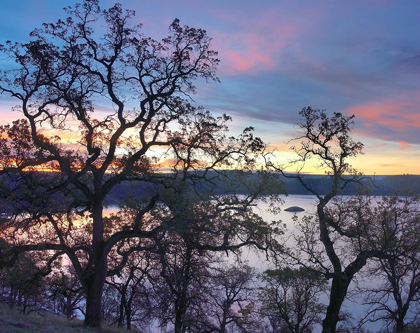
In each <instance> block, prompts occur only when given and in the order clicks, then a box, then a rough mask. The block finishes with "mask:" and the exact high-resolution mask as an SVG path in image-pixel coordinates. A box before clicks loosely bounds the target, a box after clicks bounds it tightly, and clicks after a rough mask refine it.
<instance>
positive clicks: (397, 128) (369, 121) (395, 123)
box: [348, 91, 420, 133]
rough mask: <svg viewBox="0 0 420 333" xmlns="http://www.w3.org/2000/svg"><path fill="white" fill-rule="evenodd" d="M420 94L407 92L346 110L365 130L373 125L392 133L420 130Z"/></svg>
mask: <svg viewBox="0 0 420 333" xmlns="http://www.w3.org/2000/svg"><path fill="white" fill-rule="evenodd" d="M419 105H420V92H419V91H413V92H407V93H404V94H402V95H400V96H394V97H388V98H384V99H382V100H378V101H375V102H371V103H367V104H365V105H360V106H356V107H353V108H350V109H348V113H349V114H354V115H355V116H356V118H357V119H358V120H359V121H360V120H361V121H362V122H363V126H364V127H365V128H366V129H371V128H372V127H373V126H375V125H380V126H381V127H384V128H388V129H389V130H391V131H394V132H400V133H403V132H406V131H407V130H411V129H419V128H420V117H419V111H420V109H419Z"/></svg>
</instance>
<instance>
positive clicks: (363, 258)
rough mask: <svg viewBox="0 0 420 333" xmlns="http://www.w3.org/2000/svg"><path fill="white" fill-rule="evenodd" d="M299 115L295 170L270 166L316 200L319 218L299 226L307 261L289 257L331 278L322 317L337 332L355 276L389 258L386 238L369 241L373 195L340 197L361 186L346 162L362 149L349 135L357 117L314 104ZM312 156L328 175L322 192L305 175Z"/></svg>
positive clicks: (327, 327)
mask: <svg viewBox="0 0 420 333" xmlns="http://www.w3.org/2000/svg"><path fill="white" fill-rule="evenodd" d="M300 115H301V116H302V117H303V122H302V123H300V124H299V129H300V133H299V135H298V136H297V137H296V138H295V139H296V140H300V144H299V145H297V146H293V147H292V150H293V151H294V152H295V153H296V154H297V156H298V157H297V159H296V160H295V161H294V165H297V166H298V168H297V171H296V173H294V174H293V173H292V174H290V173H286V172H285V167H282V166H280V167H279V166H275V165H274V163H270V166H271V167H273V168H274V169H275V170H278V171H280V172H281V173H282V174H283V176H285V177H287V178H294V179H296V180H297V181H299V183H300V184H301V185H302V186H303V187H304V188H305V189H306V190H307V191H309V192H310V193H311V194H313V195H314V196H316V198H317V201H318V204H317V206H316V219H314V218H313V217H311V216H305V217H304V218H303V219H302V220H301V224H300V230H301V234H300V235H298V236H297V244H298V245H300V248H301V252H303V253H304V257H306V259H307V260H304V259H303V258H304V257H298V256H296V255H295V254H294V253H292V252H291V256H292V257H293V258H294V259H295V260H296V261H297V262H298V263H300V264H304V265H306V266H309V267H313V266H314V264H316V265H318V267H319V268H320V269H321V271H322V273H323V274H324V275H325V277H326V278H327V279H331V290H330V295H329V304H328V307H327V313H326V316H325V318H324V320H323V332H324V333H330V332H335V331H336V327H337V323H338V321H339V316H340V310H341V305H342V303H343V301H344V299H345V298H346V295H347V291H348V288H349V285H350V283H351V281H352V280H353V278H354V276H355V275H356V274H357V273H358V272H359V271H360V270H361V269H362V268H363V267H364V266H365V265H366V263H367V260H368V259H371V258H387V257H388V254H387V245H388V239H386V240H384V241H383V242H381V243H375V242H370V239H371V238H376V236H375V231H376V230H375V228H376V227H375V226H374V225H373V223H371V222H372V221H371V220H370V218H367V217H368V216H369V217H370V216H371V215H364V213H365V212H366V211H368V210H370V208H371V206H370V202H369V201H370V200H371V198H370V197H365V196H355V197H349V198H346V197H338V195H339V194H340V193H342V191H344V190H345V189H348V188H350V187H351V186H354V187H355V188H356V189H357V188H359V189H360V188H361V186H360V183H361V181H362V180H363V178H364V177H363V176H362V175H361V174H360V173H358V172H357V171H356V170H354V169H353V168H352V167H351V165H350V164H349V162H348V159H349V158H351V157H355V156H357V155H358V154H360V153H361V152H362V149H363V144H362V143H360V142H355V141H353V139H352V138H351V131H352V127H353V118H354V116H350V117H347V116H345V115H343V114H341V113H333V115H332V116H331V117H328V116H327V114H326V112H325V111H322V110H319V109H313V108H311V107H307V108H303V109H302V111H301V112H300ZM311 159H312V161H314V160H315V166H316V167H317V168H318V170H323V171H325V173H326V177H327V178H329V185H328V186H327V187H326V188H325V189H324V191H319V190H318V189H316V188H314V187H313V186H311V180H310V178H308V177H305V176H304V174H302V173H301V171H302V170H303V169H304V167H305V165H306V164H307V163H308V162H309V161H310V160H311ZM370 226H372V227H370ZM317 234H319V237H317V236H316V235H317ZM319 242H320V243H321V244H319ZM319 245H321V247H319ZM380 245H382V246H380ZM349 249H351V251H349ZM305 262H306V263H305Z"/></svg>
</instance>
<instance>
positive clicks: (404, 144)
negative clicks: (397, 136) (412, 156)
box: [398, 141, 411, 150]
mask: <svg viewBox="0 0 420 333" xmlns="http://www.w3.org/2000/svg"><path fill="white" fill-rule="evenodd" d="M398 143H399V144H400V147H399V148H398V149H399V150H406V149H409V148H411V145H410V144H409V143H408V142H407V141H398Z"/></svg>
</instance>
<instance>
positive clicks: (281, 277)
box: [259, 267, 327, 333]
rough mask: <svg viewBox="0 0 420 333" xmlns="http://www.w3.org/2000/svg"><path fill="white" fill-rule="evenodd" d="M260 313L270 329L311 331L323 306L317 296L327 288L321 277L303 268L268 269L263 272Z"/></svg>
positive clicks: (277, 330) (274, 330)
mask: <svg viewBox="0 0 420 333" xmlns="http://www.w3.org/2000/svg"><path fill="white" fill-rule="evenodd" d="M262 281H263V283H264V285H263V286H262V287H261V288H260V295H259V298H260V303H261V309H260V313H261V315H262V317H264V318H268V320H269V322H270V325H271V327H272V332H293V333H302V332H312V329H313V325H314V324H316V323H319V322H320V314H321V313H322V312H323V311H324V310H325V309H324V308H325V306H324V305H323V304H321V303H318V297H319V295H320V294H321V293H323V292H325V291H326V285H327V284H326V281H325V280H324V279H323V277H322V276H321V275H320V274H319V273H317V272H315V271H311V270H308V269H306V268H303V267H301V268H299V269H291V268H288V267H286V268H284V269H275V270H267V271H265V272H264V273H263V274H262Z"/></svg>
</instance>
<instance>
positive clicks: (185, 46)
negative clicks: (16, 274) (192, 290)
mask: <svg viewBox="0 0 420 333" xmlns="http://www.w3.org/2000/svg"><path fill="white" fill-rule="evenodd" d="M65 11H66V13H67V14H68V17H67V18H66V19H64V20H61V19H60V20H58V21H57V22H55V23H45V24H43V26H42V27H41V28H38V29H35V30H34V31H33V32H32V33H31V41H29V42H28V43H13V42H10V41H7V42H6V43H5V44H4V45H1V46H0V53H1V54H2V55H6V57H7V58H8V59H10V61H13V62H14V64H13V65H12V66H11V67H12V68H11V69H5V70H2V71H1V73H0V92H1V93H2V94H3V95H6V96H11V97H12V98H14V99H15V100H17V102H18V105H17V106H16V107H15V110H17V111H18V112H19V114H20V117H21V118H20V119H17V120H16V121H14V122H13V123H12V124H10V125H5V126H1V127H0V140H1V145H0V146H1V151H0V154H1V156H0V177H1V179H0V182H1V191H0V192H1V205H2V208H1V209H2V211H4V212H5V214H6V215H5V216H6V218H4V219H2V221H1V232H2V238H3V239H4V240H5V241H6V242H7V243H9V244H10V245H11V247H7V249H6V248H5V249H2V253H1V255H2V265H9V264H13V262H15V261H16V260H17V258H18V257H19V255H20V254H21V253H23V252H28V251H32V252H31V253H42V254H43V255H42V256H41V257H42V260H40V262H39V265H38V268H39V274H41V275H46V274H48V273H49V272H50V271H52V270H53V263H54V261H55V260H56V259H57V258H59V257H60V256H64V255H65V256H66V257H67V258H68V260H69V261H70V262H71V264H72V266H73V267H74V270H75V274H76V275H77V277H78V279H79V280H80V283H81V285H82V286H83V288H84V290H85V293H86V316H85V324H86V325H89V326H99V325H100V323H101V296H102V291H103V287H104V283H105V279H106V277H107V276H109V275H113V274H118V272H119V271H120V270H121V269H122V268H123V267H124V265H125V263H126V262H127V260H128V257H129V255H130V254H132V253H134V252H141V251H151V250H152V249H153V250H154V249H156V248H158V245H159V240H160V239H161V238H162V237H164V235H165V233H166V231H167V230H169V229H170V230H172V231H175V232H177V233H178V234H179V235H180V236H181V237H184V238H185V239H186V241H187V242H189V246H191V247H192V248H194V249H197V250H198V251H207V250H213V251H229V250H235V249H238V248H240V247H242V246H245V245H254V246H256V247H258V248H261V249H268V248H269V247H270V246H272V245H273V244H274V243H275V241H274V238H273V237H272V233H273V232H276V229H271V228H270V226H269V225H268V224H267V223H266V222H264V221H262V220H261V219H260V218H257V217H256V215H255V214H253V213H252V210H251V208H250V207H251V205H252V204H253V202H254V201H255V199H256V198H257V197H258V195H259V193H261V192H262V190H265V191H266V190H267V182H268V178H267V175H264V174H261V175H260V176H259V179H258V181H253V182H252V183H250V184H249V183H247V181H246V179H245V177H244V171H243V170H246V169H248V170H250V169H254V168H255V166H256V164H255V162H256V156H258V155H260V154H261V153H262V152H263V150H264V149H265V145H264V144H263V142H262V141H261V140H260V139H259V138H257V137H254V135H253V132H252V128H246V129H245V130H244V131H243V133H242V134H241V135H239V136H238V137H236V138H235V137H233V136H230V135H229V134H228V122H229V121H230V117H229V116H227V115H221V116H218V117H215V116H213V115H212V114H211V113H210V112H209V111H207V110H205V109H204V108H202V107H200V106H195V105H194V104H193V102H192V98H191V96H192V95H193V94H194V93H195V92H196V86H195V81H196V80H197V79H203V80H205V81H207V82H212V81H213V82H214V81H218V78H217V76H216V67H217V64H218V62H219V60H218V59H217V52H215V51H213V50H212V49H211V45H210V42H211V39H210V38H209V37H208V36H207V33H206V31H204V30H202V29H196V28H191V27H188V26H182V25H181V24H180V22H179V20H177V19H175V20H174V21H173V22H172V24H171V25H170V27H169V35H168V37H166V38H164V39H163V40H162V41H157V40H154V39H152V38H150V37H147V36H144V35H143V34H142V32H141V25H139V24H133V23H132V22H133V18H134V15H135V13H134V12H133V11H130V10H126V11H124V10H123V8H122V6H121V5H120V4H116V5H114V6H113V7H111V8H109V9H101V8H100V6H99V2H98V1H97V0H85V1H84V2H83V3H82V4H77V5H75V7H74V8H72V7H68V8H66V9H65ZM220 169H236V170H238V172H236V173H234V174H232V173H231V174H229V176H227V175H226V174H225V173H223V172H219V171H218V170H220ZM211 170H214V171H215V172H212V173H210V171H211ZM240 170H242V171H240ZM233 175H234V176H233ZM232 177H235V179H234V180H233V179H232ZM220 178H223V179H224V183H225V184H230V185H231V187H230V190H229V192H228V193H229V194H230V195H228V196H223V197H220V196H216V195H213V194H214V192H213V189H214V187H215V185H214V184H216V183H220ZM216 179H217V180H218V181H217V182H216V181H215V180H216ZM126 181H131V182H134V183H139V184H146V186H145V187H144V188H145V189H146V190H145V191H144V193H142V195H141V197H129V198H128V199H127V200H126V202H125V204H124V205H122V206H121V207H120V208H119V211H118V212H117V213H115V214H113V215H112V214H111V216H105V213H104V204H105V203H106V202H107V198H108V197H109V196H110V193H111V192H112V190H114V189H116V188H118V185H119V184H121V183H124V182H126ZM239 185H240V186H242V188H243V187H244V186H245V187H246V189H247V195H246V196H244V197H238V196H237V195H236V190H235V187H236V186H239ZM198 189H200V190H198ZM186 210H187V211H186ZM191 210H192V211H191ZM188 211H190V212H188ZM18 235H19V237H17V236H18ZM110 253H113V255H117V256H118V258H119V259H118V261H117V264H115V265H112V267H111V268H110V267H109V265H108V256H109V255H110Z"/></svg>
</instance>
